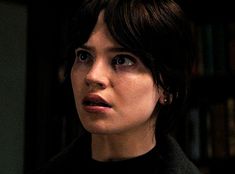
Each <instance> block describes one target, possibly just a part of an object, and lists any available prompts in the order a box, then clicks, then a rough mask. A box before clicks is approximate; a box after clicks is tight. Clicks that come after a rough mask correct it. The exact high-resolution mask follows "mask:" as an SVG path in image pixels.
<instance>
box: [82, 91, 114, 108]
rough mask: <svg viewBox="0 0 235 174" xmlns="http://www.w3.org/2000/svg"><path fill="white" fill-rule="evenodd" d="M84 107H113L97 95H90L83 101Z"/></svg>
mask: <svg viewBox="0 0 235 174" xmlns="http://www.w3.org/2000/svg"><path fill="white" fill-rule="evenodd" d="M82 105H83V106H86V107H107V108H111V105H110V104H109V103H108V102H107V101H105V100H104V99H103V98H102V97H100V96H99V95H96V94H89V95H87V96H86V97H85V98H84V99H83V100H82Z"/></svg>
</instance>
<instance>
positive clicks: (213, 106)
mask: <svg viewBox="0 0 235 174" xmlns="http://www.w3.org/2000/svg"><path fill="white" fill-rule="evenodd" d="M179 2H180V3H181V4H182V6H183V8H185V11H186V12H187V13H188V16H189V18H190V20H191V27H192V32H193V41H194V43H195V49H196V61H195V64H194V68H193V73H194V74H193V79H192V81H191V91H190V96H189V102H190V105H189V107H188V110H187V112H186V114H185V117H184V119H183V120H181V124H180V127H181V128H180V130H179V138H178V140H179V142H180V144H181V146H182V147H183V149H184V151H185V152H186V154H187V155H188V156H189V158H191V159H192V160H193V161H194V162H195V163H196V164H197V166H198V167H199V168H200V169H201V171H202V173H203V174H217V173H231V171H232V173H234V172H235V169H233V165H234V164H235V91H234V89H235V83H234V82H235V14H234V13H233V10H232V8H231V7H232V6H231V2H229V1H226V0H225V1H223V2H219V3H217V2H213V1H211V0H206V1H202V0H181V1H179ZM182 125H183V126H182ZM182 127H183V128H182ZM182 135H184V136H183V137H182Z"/></svg>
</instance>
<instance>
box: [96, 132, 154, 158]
mask: <svg viewBox="0 0 235 174" xmlns="http://www.w3.org/2000/svg"><path fill="white" fill-rule="evenodd" d="M155 145H156V139H155V135H154V133H153V132H152V131H151V132H150V131H149V132H146V133H145V134H140V135H133V134H131V135H116V134H115V135H113V134H112V135H97V134H92V158H93V159H95V160H97V161H111V160H112V161H117V160H124V159H130V158H133V157H137V156H140V155H143V154H145V153H147V152H149V151H150V150H151V149H152V148H153V147H154V146H155Z"/></svg>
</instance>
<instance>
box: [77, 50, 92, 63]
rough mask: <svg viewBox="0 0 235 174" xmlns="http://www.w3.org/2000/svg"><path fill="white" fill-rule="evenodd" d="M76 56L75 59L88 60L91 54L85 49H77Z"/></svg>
mask: <svg viewBox="0 0 235 174" xmlns="http://www.w3.org/2000/svg"><path fill="white" fill-rule="evenodd" d="M76 58H77V61H79V62H82V63H83V62H84V63H85V62H88V61H89V60H90V59H91V58H92V56H91V54H90V53H89V52H87V51H85V50H78V51H77V52H76Z"/></svg>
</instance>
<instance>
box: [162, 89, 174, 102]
mask: <svg viewBox="0 0 235 174" xmlns="http://www.w3.org/2000/svg"><path fill="white" fill-rule="evenodd" d="M172 100H173V95H172V94H170V93H169V92H165V91H163V92H160V98H159V101H160V103H161V104H162V105H169V104H171V103H172Z"/></svg>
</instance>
